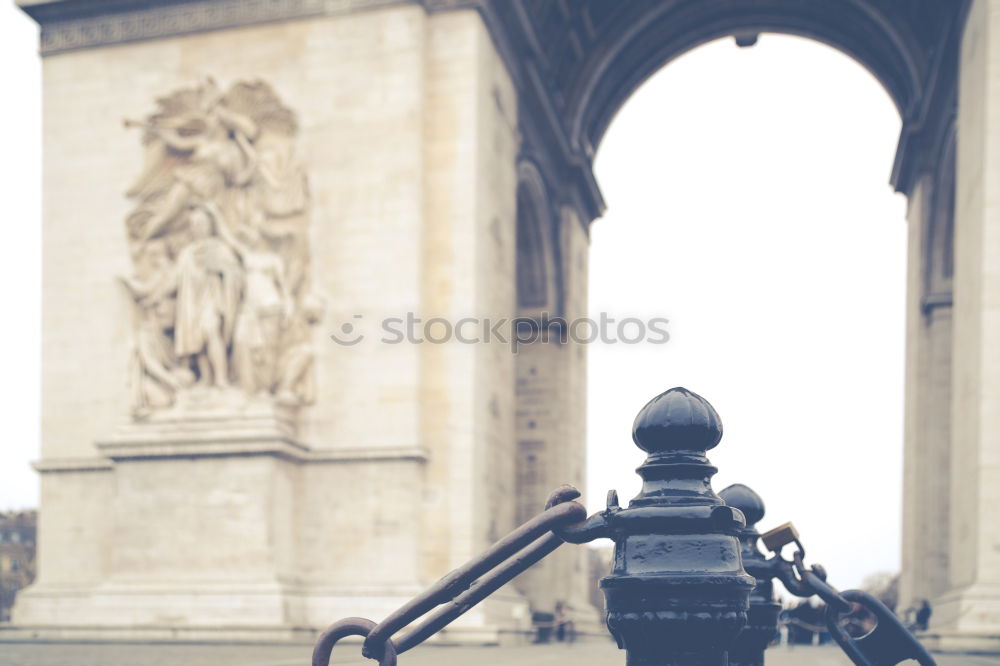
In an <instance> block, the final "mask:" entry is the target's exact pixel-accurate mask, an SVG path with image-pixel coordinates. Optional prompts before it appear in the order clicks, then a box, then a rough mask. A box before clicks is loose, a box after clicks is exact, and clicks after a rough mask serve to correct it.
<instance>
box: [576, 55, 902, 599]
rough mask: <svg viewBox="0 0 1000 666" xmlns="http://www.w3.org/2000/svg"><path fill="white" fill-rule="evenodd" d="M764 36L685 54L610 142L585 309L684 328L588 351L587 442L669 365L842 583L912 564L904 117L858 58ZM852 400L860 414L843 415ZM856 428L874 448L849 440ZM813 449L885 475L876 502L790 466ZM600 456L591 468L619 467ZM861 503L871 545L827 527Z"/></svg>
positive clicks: (671, 377) (720, 453)
mask: <svg viewBox="0 0 1000 666" xmlns="http://www.w3.org/2000/svg"><path fill="white" fill-rule="evenodd" d="M754 49H755V50H751V51H749V52H740V51H737V50H736V49H735V47H734V46H733V45H732V43H731V42H730V41H728V40H727V41H717V42H714V43H711V44H708V45H706V46H703V47H701V48H699V49H697V50H694V51H691V52H689V53H687V54H685V55H684V56H683V57H681V58H678V59H676V60H675V61H673V62H671V64H670V66H669V67H664V68H663V69H661V70H660V71H659V72H658V73H657V74H656V75H654V77H652V78H651V79H650V80H649V81H648V82H647V84H646V85H645V86H643V87H642V88H641V89H640V90H638V91H637V92H636V93H635V95H634V97H633V98H631V99H630V100H629V101H628V102H627V103H626V105H625V106H624V107H623V109H622V111H621V113H619V114H618V115H617V116H616V118H615V120H614V123H613V124H612V125H611V128H610V130H609V131H608V134H607V137H606V140H605V142H604V143H603V144H602V146H601V152H600V153H599V154H598V156H597V162H596V172H597V177H598V182H599V183H600V184H601V186H602V188H603V189H604V190H605V196H606V200H607V202H608V204H609V209H608V213H607V215H606V217H605V219H603V220H600V221H598V222H597V223H595V225H594V227H593V230H592V246H591V272H590V285H591V294H592V297H591V300H590V311H591V317H592V318H593V317H596V316H597V313H603V312H607V313H609V315H610V316H612V317H614V318H621V317H627V316H639V317H640V318H649V317H651V316H663V317H665V318H667V319H670V320H671V331H670V332H671V340H670V341H669V342H668V343H667V345H665V346H663V347H659V348H655V349H646V348H644V347H643V346H640V345H633V346H629V345H621V344H618V345H607V346H600V345H595V346H591V347H590V351H589V356H590V361H589V364H590V370H591V372H590V375H591V376H590V380H589V384H590V386H591V387H592V388H591V399H590V404H589V406H588V414H589V415H590V417H589V424H588V429H589V431H590V435H589V440H590V441H591V442H592V443H593V444H604V443H606V442H607V441H608V439H609V438H613V437H614V433H613V432H611V431H609V430H608V428H614V427H615V425H617V424H620V423H622V422H628V419H630V418H631V416H634V409H635V405H636V404H642V401H643V399H644V397H645V398H648V397H649V395H654V394H655V393H656V392H658V391H660V390H662V389H663V388H666V386H664V385H662V384H663V382H665V381H666V382H668V383H669V384H670V385H686V386H687V387H688V388H690V389H692V390H695V391H702V392H704V394H705V396H706V397H707V398H708V399H709V400H711V401H712V402H713V404H715V406H716V407H717V408H718V409H719V411H720V413H721V414H722V415H723V417H724V418H725V419H726V420H727V421H728V422H727V426H728V427H729V429H730V432H729V433H728V436H727V438H726V441H724V443H723V446H721V447H720V448H719V449H718V450H717V451H713V455H712V459H713V462H715V463H717V464H718V465H719V467H720V468H721V469H722V470H723V472H722V474H720V477H719V479H718V482H717V483H716V486H717V487H720V488H721V487H722V486H724V485H727V484H728V483H731V482H744V483H748V484H749V485H751V486H754V487H756V488H757V489H758V490H759V491H761V494H762V495H764V498H765V501H767V502H768V505H769V508H770V509H771V512H772V513H771V515H770V517H769V518H770V520H772V521H774V522H782V521H784V520H785V519H789V518H793V517H794V519H795V521H796V523H797V524H799V526H800V530H805V531H807V532H808V533H809V534H810V539H811V540H812V542H813V544H814V545H813V546H811V547H812V548H814V551H815V552H820V553H823V558H824V560H826V561H827V562H828V563H829V566H830V567H831V570H836V571H838V584H841V585H859V584H861V583H862V582H863V581H862V579H863V576H864V574H865V573H876V572H877V571H876V570H875V569H873V568H871V566H872V563H873V562H874V566H875V567H877V568H878V570H892V571H898V569H899V564H898V557H899V543H900V533H899V520H898V515H899V513H900V511H901V507H900V497H901V490H900V489H901V483H902V480H901V469H902V462H901V449H902V429H901V423H902V413H903V390H902V385H901V383H900V382H899V378H900V377H902V376H903V360H904V358H903V347H904V345H903V341H904V326H903V322H904V312H905V307H904V305H905V297H904V294H905V275H906V270H905V265H906V247H907V243H906V225H905V224H903V222H904V219H905V200H904V198H903V197H901V196H899V195H894V194H893V193H892V192H891V190H889V189H888V188H886V187H885V185H884V183H885V174H886V173H887V172H888V170H889V166H890V165H891V164H892V160H893V154H894V152H895V150H894V149H895V139H896V137H897V136H898V130H899V126H900V118H899V115H898V112H897V108H896V106H895V105H894V104H893V103H892V102H891V101H890V100H889V99H888V98H887V95H886V93H885V90H884V89H883V88H882V87H881V86H880V85H879V84H878V83H877V82H876V81H873V80H872V78H871V77H870V76H869V75H868V73H867V72H865V71H864V70H862V69H861V68H860V67H859V66H858V65H857V63H854V62H851V61H850V59H849V58H847V57H845V56H844V55H843V54H842V53H839V52H837V51H834V50H832V49H829V48H825V47H824V46H822V45H819V44H816V43H814V42H810V41H807V40H802V39H796V38H790V37H785V36H776V35H765V36H764V37H763V38H762V40H761V42H760V44H759V45H757V46H755V47H754ZM747 56H753V58H755V59H756V60H757V62H753V61H750V60H748V59H747ZM816 67H819V68H821V70H820V71H822V72H823V73H824V74H822V75H819V74H817V73H816V69H815V68H816ZM755 70H756V71H755ZM816 77H821V78H820V80H812V81H811V79H816ZM845 86H846V87H845ZM837 91H840V93H839V94H840V97H839V98H838V93H837ZM844 91H847V92H844ZM866 144H870V145H866ZM869 148H870V150H869ZM866 151H867V152H866ZM872 151H875V154H876V155H877V156H876V157H872ZM872 202H875V203H872ZM624 257H627V260H626V259H623V258H624ZM605 264H606V266H605ZM660 308H664V309H666V310H667V311H663V310H662V309H660ZM602 355H603V357H602ZM626 368H632V369H631V370H630V371H627V373H626V374H625V376H623V372H625V369H626ZM877 368H881V370H876V369H877ZM608 387H613V388H611V389H609V388H608ZM862 387H864V388H862ZM868 390H872V391H874V393H875V395H877V396H879V397H878V399H871V400H867V399H864V398H863V397H862V396H863V394H865V393H866V392H867V391H868ZM643 396H644V397H643ZM838 405H850V407H849V408H848V409H849V410H850V411H851V414H852V419H856V421H855V422H853V423H846V422H838V423H830V415H831V414H835V413H839V411H840V409H841V407H839V406H838ZM730 423H731V424H732V425H731V426H730V425H729V424H730ZM859 423H860V424H864V425H863V426H862V427H863V428H866V429H867V431H868V432H867V435H866V437H865V438H864V439H865V443H864V445H861V444H860V443H859V441H860V440H859V438H858V437H857V434H856V433H854V435H853V440H852V439H851V438H852V434H851V433H852V432H853V431H852V428H856V427H857V426H858V424H859ZM605 424H606V425H605ZM804 433H809V434H808V435H804ZM804 437H806V438H808V439H809V440H811V441H808V442H804V441H803V438H804ZM876 443H880V444H881V448H877V449H874V448H872V447H875V446H876ZM804 446H809V447H815V450H816V452H817V458H818V459H820V460H822V461H823V466H824V468H825V474H824V477H825V478H828V479H831V482H830V485H829V486H828V488H829V489H830V490H831V491H832V489H833V487H834V486H833V483H832V479H834V478H852V477H853V478H855V479H856V482H857V485H858V486H859V487H869V486H870V487H873V488H879V489H880V490H879V491H878V503H877V505H876V506H874V507H872V506H871V498H870V497H868V498H865V500H864V502H859V501H858V499H857V498H849V499H848V500H847V501H843V502H839V503H838V505H837V509H836V510H833V507H832V506H831V505H830V504H829V503H828V502H826V500H825V499H824V496H823V494H822V491H818V490H816V486H817V484H818V483H819V482H818V481H817V479H816V478H815V477H814V475H812V474H799V475H796V474H795V473H794V471H793V470H794V469H795V468H796V464H795V463H794V462H793V461H799V460H802V455H803V447H804ZM601 450H602V447H601V446H594V447H593V448H592V449H591V451H590V453H589V455H590V456H591V462H590V465H589V466H590V468H591V469H592V470H595V469H596V470H607V471H609V472H610V471H612V470H617V469H619V468H621V467H622V466H621V465H612V464H610V462H602V460H601V458H600V455H601ZM861 461H864V465H863V466H864V469H863V470H860V471H859V467H861V466H862V465H860V464H859V463H860V462H861ZM636 462H639V461H636ZM625 467H627V466H625ZM803 471H804V470H803ZM812 471H815V469H813V470H812ZM633 485H634V481H633V480H632V479H631V477H630V475H628V474H621V475H620V477H611V476H608V477H607V478H602V477H600V475H599V476H598V477H596V478H595V477H594V476H591V479H590V482H589V483H588V486H589V487H591V488H597V489H601V490H603V489H604V488H605V487H617V488H618V489H619V491H621V492H622V494H623V497H624V496H630V492H631V490H632V486H633ZM803 497H805V498H807V499H803ZM852 501H854V502H856V503H857V506H854V507H853V508H851V506H850V505H851V502H852ZM862 504H864V506H865V508H864V509H862V508H861V506H862ZM803 507H809V511H810V513H809V514H807V515H803V513H802V512H803ZM855 510H857V511H862V510H866V511H868V513H869V515H874V514H877V515H878V516H880V518H879V519H878V520H876V521H875V523H876V525H877V528H875V527H874V526H872V529H873V531H872V533H871V534H868V535H867V536H865V535H859V536H858V537H857V538H858V539H860V540H865V539H868V538H870V539H871V540H872V541H873V542H880V543H885V542H886V540H887V539H888V540H889V541H890V542H891V543H892V545H891V546H890V547H888V548H884V549H882V550H881V551H880V552H879V553H878V554H876V555H875V556H874V557H873V554H872V553H870V552H865V553H861V552H858V551H857V549H856V548H854V547H853V544H850V543H848V544H845V543H842V542H843V539H841V538H840V537H839V536H838V535H837V533H836V532H833V531H831V530H830V529H829V528H830V525H838V524H843V523H844V514H845V513H846V514H848V515H849V514H850V513H851V512H852V511H855ZM814 511H815V514H814V513H813V512H814ZM887 526H888V527H889V530H888V532H889V534H888V535H887V534H886V531H887V529H886V528H887ZM866 529H870V528H869V526H857V531H858V532H864V531H865V530H866ZM875 532H877V534H876V533H875ZM840 581H843V582H840Z"/></svg>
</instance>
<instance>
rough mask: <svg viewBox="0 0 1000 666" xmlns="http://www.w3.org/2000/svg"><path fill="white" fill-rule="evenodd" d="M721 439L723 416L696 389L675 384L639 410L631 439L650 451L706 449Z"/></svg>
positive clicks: (641, 447) (644, 449)
mask: <svg viewBox="0 0 1000 666" xmlns="http://www.w3.org/2000/svg"><path fill="white" fill-rule="evenodd" d="M720 439H722V419H720V418H719V414H718V413H717V412H716V411H715V408H714V407H712V405H711V404H709V402H708V400H705V399H704V398H702V397H701V396H700V395H698V394H697V393H695V392H694V391H689V390H687V389H686V388H681V387H677V388H672V389H670V390H669V391H664V392H663V393H661V394H660V395H658V396H656V397H655V398H653V399H652V400H650V401H649V402H648V403H646V406H645V407H643V408H642V410H640V411H639V415H638V416H636V417H635V423H633V424H632V441H634V442H635V445H636V446H638V447H639V448H640V449H642V450H643V451H646V452H647V453H660V452H668V451H707V450H708V449H711V448H712V447H714V446H715V445H716V444H718V443H719V440H720Z"/></svg>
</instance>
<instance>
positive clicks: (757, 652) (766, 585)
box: [719, 483, 781, 666]
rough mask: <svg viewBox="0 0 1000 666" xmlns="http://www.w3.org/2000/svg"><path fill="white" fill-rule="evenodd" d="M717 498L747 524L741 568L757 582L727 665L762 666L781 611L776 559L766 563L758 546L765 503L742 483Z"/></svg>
mask: <svg viewBox="0 0 1000 666" xmlns="http://www.w3.org/2000/svg"><path fill="white" fill-rule="evenodd" d="M719 497H721V498H722V499H723V500H724V501H725V502H726V504H728V505H729V506H731V507H733V508H734V509H739V510H740V512H741V513H742V514H743V516H744V517H745V518H746V521H747V525H746V527H744V528H743V529H742V530H740V544H741V553H742V556H743V568H744V569H746V570H747V573H748V574H750V575H751V576H753V577H754V578H756V579H757V586H756V587H755V588H754V589H753V592H752V593H751V594H750V612H749V613H748V615H747V626H746V628H745V629H743V631H741V632H740V635H739V636H738V637H737V638H736V641H735V642H734V643H733V646H732V647H731V648H730V650H729V666H763V664H764V650H766V649H767V646H768V645H770V644H771V641H772V640H773V639H774V635H775V633H776V632H777V630H778V614H779V613H780V612H781V604H778V603H775V601H774V584H773V583H772V582H771V581H772V579H773V578H775V577H777V575H778V568H777V559H772V560H768V559H767V557H765V556H764V554H763V553H762V552H760V548H758V547H757V541H758V540H759V539H760V532H758V531H757V523H758V522H760V521H761V520H762V519H763V518H764V501H763V500H762V499H761V498H760V495H758V494H757V493H755V492H754V491H753V489H752V488H749V487H747V486H745V485H743V484H742V483H734V484H733V485H731V486H729V487H728V488H724V489H723V490H722V492H720V493H719Z"/></svg>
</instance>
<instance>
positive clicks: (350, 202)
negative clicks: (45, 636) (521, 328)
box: [15, 3, 583, 640]
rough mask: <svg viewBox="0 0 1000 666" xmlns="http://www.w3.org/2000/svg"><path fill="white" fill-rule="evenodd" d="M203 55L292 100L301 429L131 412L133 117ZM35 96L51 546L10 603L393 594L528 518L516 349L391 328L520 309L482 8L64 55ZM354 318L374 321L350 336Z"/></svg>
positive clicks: (195, 604)
mask: <svg viewBox="0 0 1000 666" xmlns="http://www.w3.org/2000/svg"><path fill="white" fill-rule="evenodd" d="M206 76H211V77H213V78H214V79H216V80H217V81H218V82H219V84H220V86H222V87H225V86H227V85H229V84H230V83H232V82H234V81H240V80H253V79H256V78H260V79H263V80H264V81H266V82H267V83H269V84H270V85H271V86H272V87H273V89H274V90H275V92H276V94H277V95H278V96H279V97H280V98H281V100H282V101H283V103H284V104H286V105H287V106H288V107H289V108H291V109H292V110H293V111H294V112H295V113H296V115H297V117H298V120H299V125H300V127H299V132H298V136H297V139H296V149H297V152H298V157H299V159H300V160H301V162H302V163H303V165H304V167H305V170H306V172H307V175H308V179H309V188H310V197H311V206H310V209H311V221H310V227H309V228H310V245H311V247H310V253H311V256H312V266H313V278H312V280H313V285H314V288H315V291H316V292H317V294H318V295H319V296H320V297H321V298H322V299H323V301H324V303H325V315H324V318H323V319H322V321H321V322H320V324H319V325H318V326H316V327H315V335H314V337H315V341H314V342H315V344H314V346H315V351H316V374H317V390H318V395H317V398H316V403H315V405H314V406H312V407H308V408H304V409H302V410H301V412H300V413H299V416H298V427H297V429H294V430H292V431H289V432H286V431H285V430H283V428H284V426H283V425H281V423H279V422H278V421H274V422H273V423H272V421H268V420H267V419H268V418H270V417H269V416H268V414H264V415H263V416H261V417H260V418H261V419H262V420H260V423H262V424H265V425H267V424H270V425H267V427H263V426H261V427H263V430H260V432H256V431H254V432H251V431H249V430H247V428H248V427H249V426H246V424H245V423H243V422H242V421H241V417H240V416H239V415H238V414H234V415H233V419H232V421H233V422H232V423H229V424H226V427H225V428H222V427H221V426H219V424H215V425H214V426H213V427H214V428H215V429H214V430H211V429H209V430H199V431H198V432H194V431H191V432H189V431H184V432H185V434H182V435H178V434H177V433H176V432H172V431H171V428H173V427H174V426H172V425H171V424H166V425H163V424H159V425H157V428H154V429H147V430H143V429H142V428H139V429H136V427H134V426H129V427H128V428H125V430H124V431H123V430H121V426H123V425H126V424H128V422H129V418H130V417H129V414H128V404H129V395H128V388H127V382H126V377H127V363H128V359H129V349H130V346H131V343H132V328H133V327H132V303H131V302H130V300H129V298H128V296H127V294H126V293H125V291H124V289H123V287H122V286H121V285H120V284H119V283H118V280H117V278H118V277H119V276H124V275H127V274H129V272H130V270H131V269H130V258H129V250H128V247H127V245H126V231H125V224H124V220H125V217H126V215H127V214H128V212H129V209H130V206H131V205H132V204H130V202H129V201H128V200H127V199H126V197H125V194H124V193H125V190H126V189H127V188H128V187H129V185H130V184H131V183H132V182H133V181H134V180H135V178H136V176H137V174H138V173H139V172H140V171H141V169H142V164H143V150H142V147H141V145H140V140H139V139H140V134H141V133H140V132H138V131H136V130H130V129H126V128H123V126H122V120H123V119H125V118H135V119H138V118H142V117H144V116H145V115H147V114H148V113H150V110H151V109H152V107H153V104H154V101H155V100H156V99H157V98H158V97H161V96H164V95H167V94H169V93H171V92H173V91H174V90H177V89H180V88H186V87H190V86H193V85H196V84H198V83H199V82H200V81H201V80H203V79H204V77H206ZM44 97H45V118H44V135H45V173H44V192H45V206H44V265H45V269H44V289H43V298H44V317H45V320H44V330H45V338H44V340H43V350H44V351H43V353H44V363H43V365H44V369H43V382H44V391H43V393H44V404H43V421H44V422H43V435H42V436H43V443H42V456H43V460H42V461H41V463H40V465H39V469H40V471H41V472H42V475H43V498H42V515H43V518H42V525H41V529H40V556H41V566H40V577H39V582H38V584H37V585H35V586H34V587H33V588H31V589H30V590H28V591H26V592H25V593H24V594H23V595H22V596H21V597H20V601H19V604H18V607H17V609H16V611H15V612H16V616H15V620H16V621H17V622H19V623H21V624H24V625H60V626H66V625H81V624H88V625H113V626H117V627H125V628H129V627H131V628H133V629H134V628H136V627H145V628H150V627H152V628H157V627H159V628H166V629H169V628H176V627H203V628H205V629H206V630H208V629H213V631H214V629H217V628H218V627H220V626H222V625H229V626H233V625H242V626H244V627H265V628H272V629H274V628H279V629H280V628H282V627H284V628H286V629H287V628H290V627H301V626H323V625H325V624H327V623H328V622H330V621H331V620H333V619H336V618H338V617H341V616H345V615H356V614H361V615H367V616H371V617H374V618H378V617H382V616H384V615H385V614H387V613H388V612H389V611H390V610H392V609H393V608H394V607H395V606H397V605H399V604H400V603H401V602H402V601H404V600H405V599H406V598H408V597H410V596H412V595H413V594H415V593H416V592H417V591H418V590H419V589H421V588H422V587H423V586H424V585H426V584H428V583H430V582H432V581H433V580H434V579H436V578H437V577H439V576H441V575H443V574H444V573H446V572H447V571H449V570H451V569H452V568H454V567H456V566H458V565H459V564H461V563H462V562H464V561H465V560H466V559H468V558H470V557H472V556H473V555H475V554H476V553H478V552H479V551H480V550H482V549H483V548H484V547H485V546H486V545H488V544H489V543H490V542H492V541H493V540H495V539H496V538H499V537H500V536H502V535H503V534H505V533H506V532H507V531H508V530H510V529H511V528H512V527H513V526H514V524H515V515H514V514H515V503H514V496H515V493H516V484H515V471H514V468H515V464H516V463H515V455H516V450H515V445H516V443H515V440H514V434H513V431H514V419H515V415H514V410H515V408H514V383H515V381H514V357H513V355H512V354H511V353H510V351H509V348H508V346H507V345H506V344H503V343H494V344H455V343H451V344H442V345H434V344H426V343H425V344H422V345H414V344H405V343H404V344H395V345H391V344H384V343H381V342H379V341H378V339H379V338H381V337H382V330H381V329H380V327H379V322H381V321H382V320H383V319H384V318H386V317H405V316H406V314H407V313H408V312H412V313H414V314H415V315H416V316H419V317H421V318H423V319H424V320H425V321H426V319H428V318H429V317H433V316H444V317H447V318H448V319H450V320H451V321H453V322H454V321H456V320H457V319H459V318H461V317H467V316H475V317H480V318H499V317H507V318H510V317H512V316H513V315H514V314H516V308H515V303H514V299H515V293H514V290H515V286H514V285H515V280H514V272H515V252H516V243H515V215H516V212H515V208H516V196H515V195H516V172H515V163H516V153H517V142H518V134H517V117H516V113H517V100H516V95H515V91H514V87H513V84H512V82H511V80H510V78H509V77H508V75H507V72H506V69H505V66H504V65H503V63H502V61H501V59H500V58H499V56H498V54H497V52H496V50H495V47H494V44H493V42H492V41H491V38H490V36H489V34H488V32H487V30H486V28H485V26H484V25H483V22H482V19H481V18H480V16H479V14H478V13H476V12H474V11H453V12H443V13H440V14H433V15H428V14H427V12H426V11H425V9H424V8H423V7H422V6H420V5H418V4H415V3H414V4H399V5H393V6H390V7H384V8H381V9H374V10H371V11H363V12H357V13H353V14H351V13H348V14H342V15H337V16H326V17H314V18H308V19H301V20H292V21H286V22H278V23H270V24H265V25H256V26H250V27H240V28H233V29H226V30H216V31H210V32H204V33H198V34H188V35H184V36H179V37H169V38H163V39H157V40H150V41H141V42H136V43H130V44H119V45H115V46H109V47H100V48H92V49H86V50H78V51H70V52H65V53H58V54H54V55H49V56H47V57H46V58H45V60H44ZM577 226H578V227H579V225H577ZM344 323H350V324H352V325H353V326H354V327H355V329H354V332H355V333H361V334H364V335H365V336H366V337H365V339H364V340H363V341H362V342H361V343H359V344H357V345H356V346H340V345H337V344H335V343H334V342H333V341H332V340H330V339H329V338H328V337H327V336H328V335H329V334H330V333H333V332H338V333H340V332H341V331H342V329H341V325H342V324H344ZM342 337H349V336H348V335H344V336H342ZM582 390H583V389H582V384H581V387H580V391H581V392H582ZM580 395H582V393H580ZM577 409H578V412H577V413H576V414H577V416H578V417H579V418H577V419H576V420H575V421H574V422H578V423H582V422H583V419H582V413H583V412H582V409H583V407H582V403H579V405H578V407H577ZM265 411H266V410H265ZM255 414H257V413H256V412H255ZM257 416H259V415H257ZM257 416H255V417H254V418H257ZM275 418H277V417H275ZM279 421H280V419H279ZM254 423H257V421H254ZM182 426H183V424H182V425H179V426H177V427H182ZM217 426H218V427H217ZM184 427H186V426H184ZM254 427H256V426H254ZM240 428H243V429H242V430H241V429H240ZM121 432H126V434H127V436H125V435H122V434H121ZM289 433H290V434H289ZM575 434H578V435H580V436H581V438H580V439H577V440H575V442H576V445H577V446H578V447H579V446H582V443H583V440H582V433H575ZM123 438H124V439H123ZM185 438H188V439H185ZM161 440H162V441H161ZM168 440H169V441H168ZM95 443H97V446H95ZM208 454H211V455H210V457H209V455H208ZM81 468H83V469H81ZM574 474H575V475H577V476H578V477H579V478H582V459H581V460H580V462H579V463H578V464H577V466H576V469H575V471H574ZM526 608H527V606H526V604H525V603H524V601H523V598H522V597H521V596H520V595H519V594H517V593H516V592H514V591H513V590H510V591H507V592H505V593H504V594H501V595H500V596H499V598H498V599H497V601H495V602H491V603H487V604H484V606H483V608H482V609H478V610H476V611H474V612H472V613H470V614H469V615H468V616H467V617H466V618H465V619H463V621H462V623H460V624H459V625H458V627H457V629H456V632H455V633H460V632H462V631H463V630H464V631H466V632H467V634H468V635H469V636H471V637H472V638H477V637H478V638H483V639H486V640H491V639H493V638H495V637H496V631H497V629H498V628H500V629H507V630H509V629H517V628H521V629H523V628H527V627H528V626H529V623H528V620H529V618H528V616H527V613H526ZM223 633H224V632H223ZM129 635H133V634H129ZM135 635H137V634H135ZM190 635H192V636H193V635H194V634H190ZM203 635H211V636H221V635H223V634H219V633H210V634H198V636H199V637H200V636H203ZM234 635H235V634H234ZM242 635H243V634H241V636H242ZM246 635H248V636H249V634H246ZM274 635H275V636H277V635H279V634H274Z"/></svg>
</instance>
